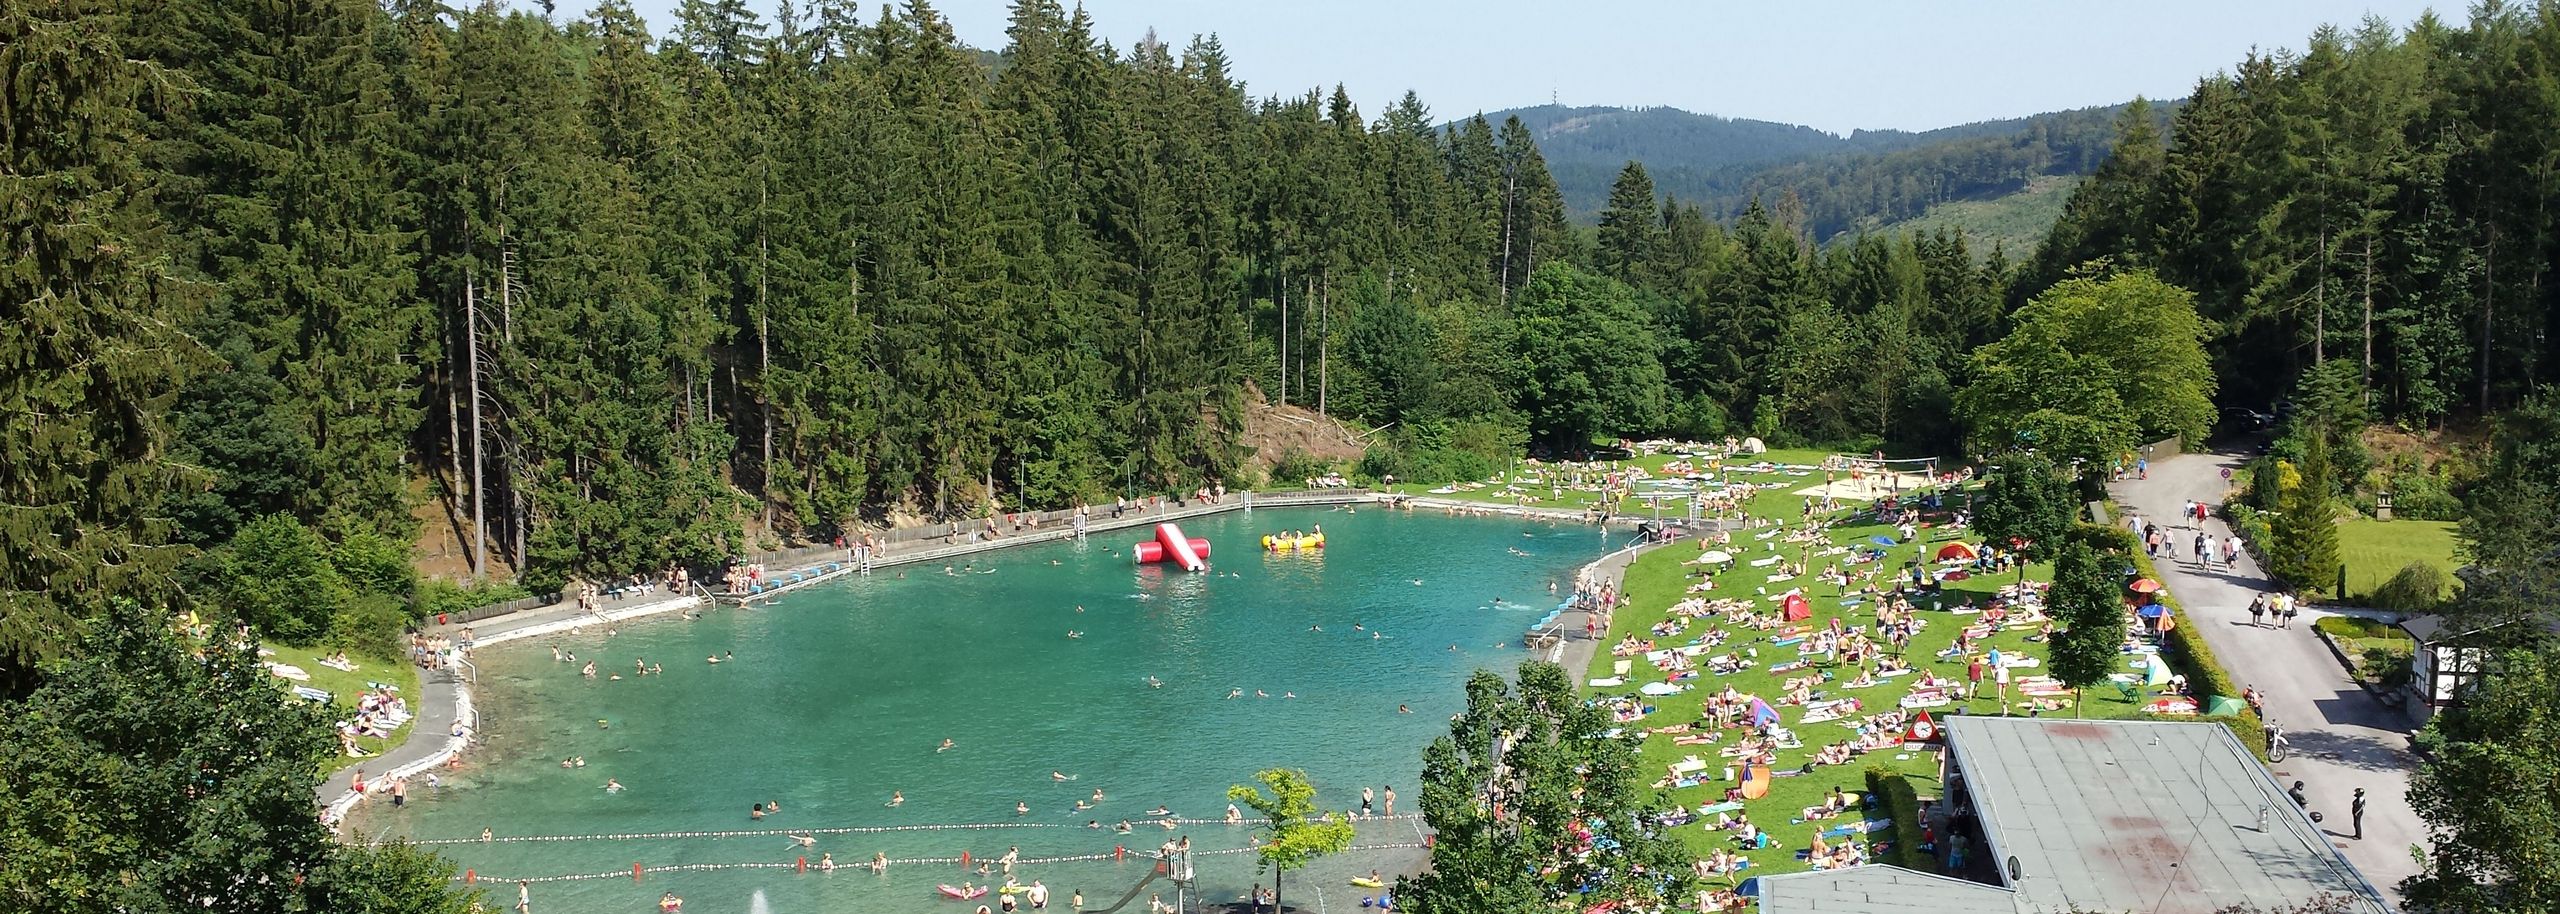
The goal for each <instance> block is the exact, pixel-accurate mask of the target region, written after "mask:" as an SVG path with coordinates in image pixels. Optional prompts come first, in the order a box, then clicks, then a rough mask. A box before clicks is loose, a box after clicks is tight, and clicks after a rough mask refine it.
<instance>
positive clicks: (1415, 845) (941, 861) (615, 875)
mask: <svg viewBox="0 0 2560 914" xmlns="http://www.w3.org/2000/svg"><path fill="white" fill-rule="evenodd" d="M1425 846H1427V845H1425V844H1424V843H1423V842H1420V841H1404V842H1395V843H1389V844H1363V845H1359V846H1356V847H1351V848H1346V849H1345V850H1344V852H1345V853H1354V854H1356V853H1359V852H1361V851H1386V850H1414V849H1419V848H1422V847H1425ZM1256 850H1259V848H1252V847H1231V848H1226V849H1223V850H1213V851H1192V852H1191V856H1194V857H1224V856H1230V855H1234V854H1250V853H1253V852H1254V851H1256ZM1115 856H1117V855H1114V854H1069V855H1066V856H1060V857H1028V858H1024V859H1020V860H1016V861H1014V862H1013V865H1014V866H1017V867H1024V866H1040V865H1044V864H1052V863H1096V862H1101V861H1106V860H1110V859H1112V858H1113V857H1115ZM1130 856H1134V857H1138V858H1139V859H1142V860H1153V859H1156V858H1155V857H1154V856H1153V855H1144V854H1132V855H1130ZM959 862H960V858H958V857H901V858H894V859H891V860H890V861H889V865H890V866H952V865H956V864H958V863H959ZM870 868H871V862H870V861H868V860H864V861H857V862H852V863H839V864H836V869H839V870H868V869H870ZM726 870H798V871H800V872H807V869H806V868H804V867H802V866H801V865H800V864H799V863H798V862H796V861H794V862H782V863H678V864H670V865H666V866H646V865H642V864H636V863H635V864H632V866H631V867H630V868H629V869H619V870H613V871H610V872H603V873H569V874H566V875H560V876H489V875H483V874H479V873H478V872H476V871H474V872H473V873H472V877H473V878H475V879H476V880H477V881H479V882H487V883H493V884H500V885H503V884H505V883H509V882H584V881H589V880H596V879H630V878H633V877H634V876H637V875H640V874H643V873H702V872H719V871H726ZM453 878H454V879H455V880H456V881H459V880H461V879H463V878H464V877H462V876H455V877H453Z"/></svg>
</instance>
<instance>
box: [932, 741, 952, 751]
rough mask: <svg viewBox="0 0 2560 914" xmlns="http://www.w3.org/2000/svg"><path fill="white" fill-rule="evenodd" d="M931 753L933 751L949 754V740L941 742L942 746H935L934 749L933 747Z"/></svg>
mask: <svg viewBox="0 0 2560 914" xmlns="http://www.w3.org/2000/svg"><path fill="white" fill-rule="evenodd" d="M933 751H935V752H949V751H951V741H950V740H948V739H946V740H943V741H942V745H939V746H935V747H933Z"/></svg>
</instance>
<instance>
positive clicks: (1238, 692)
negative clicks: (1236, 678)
mask: <svg viewBox="0 0 2560 914" xmlns="http://www.w3.org/2000/svg"><path fill="white" fill-rule="evenodd" d="M1227 697H1228V698H1242V697H1244V690H1243V689H1228V690H1227Z"/></svg>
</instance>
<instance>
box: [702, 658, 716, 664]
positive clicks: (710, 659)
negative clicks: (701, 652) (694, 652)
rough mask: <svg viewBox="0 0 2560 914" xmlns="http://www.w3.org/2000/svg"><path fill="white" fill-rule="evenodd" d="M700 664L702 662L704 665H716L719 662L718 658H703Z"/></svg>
mask: <svg viewBox="0 0 2560 914" xmlns="http://www.w3.org/2000/svg"><path fill="white" fill-rule="evenodd" d="M702 662H704V663H718V662H720V658H718V657H704V658H702Z"/></svg>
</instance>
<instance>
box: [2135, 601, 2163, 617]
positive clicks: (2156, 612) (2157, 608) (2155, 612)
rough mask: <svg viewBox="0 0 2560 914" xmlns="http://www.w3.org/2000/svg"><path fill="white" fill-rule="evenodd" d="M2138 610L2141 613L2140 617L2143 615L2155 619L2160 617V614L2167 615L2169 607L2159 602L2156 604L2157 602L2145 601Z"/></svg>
mask: <svg viewBox="0 0 2560 914" xmlns="http://www.w3.org/2000/svg"><path fill="white" fill-rule="evenodd" d="M2140 612H2141V614H2142V617H2143V618H2145V619H2157V618H2160V617H2161V616H2165V615H2168V614H2169V607H2166V606H2162V605H2160V604H2158V603H2145V604H2142V609H2141V610H2140Z"/></svg>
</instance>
